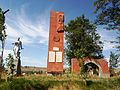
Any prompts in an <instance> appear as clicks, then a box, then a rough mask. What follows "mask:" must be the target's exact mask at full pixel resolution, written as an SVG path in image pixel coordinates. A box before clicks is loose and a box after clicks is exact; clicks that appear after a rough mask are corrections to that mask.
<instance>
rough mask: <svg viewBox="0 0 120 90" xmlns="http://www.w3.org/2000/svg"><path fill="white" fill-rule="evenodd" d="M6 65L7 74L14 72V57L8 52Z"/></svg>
mask: <svg viewBox="0 0 120 90" xmlns="http://www.w3.org/2000/svg"><path fill="white" fill-rule="evenodd" d="M6 66H7V69H8V75H9V74H12V75H13V73H14V71H15V69H14V68H15V64H14V58H13V55H11V54H8V56H7V58H6Z"/></svg>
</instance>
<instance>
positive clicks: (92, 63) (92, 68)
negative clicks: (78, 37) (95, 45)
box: [84, 61, 102, 77]
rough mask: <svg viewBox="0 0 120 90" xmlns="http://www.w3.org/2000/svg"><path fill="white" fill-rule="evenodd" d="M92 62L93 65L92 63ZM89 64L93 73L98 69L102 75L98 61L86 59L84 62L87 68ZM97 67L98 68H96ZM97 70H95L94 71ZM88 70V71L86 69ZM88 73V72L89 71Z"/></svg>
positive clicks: (99, 74)
mask: <svg viewBox="0 0 120 90" xmlns="http://www.w3.org/2000/svg"><path fill="white" fill-rule="evenodd" d="M90 64H91V65H90ZM87 65H89V66H91V70H93V75H95V71H97V70H98V71H97V73H98V76H99V77H100V76H101V74H102V69H101V66H100V65H99V64H98V63H96V62H95V61H85V62H84V66H85V68H87V67H86V66H87ZM95 69H96V70H95ZM94 70H95V71H94ZM86 72H87V71H86ZM87 74H88V73H87Z"/></svg>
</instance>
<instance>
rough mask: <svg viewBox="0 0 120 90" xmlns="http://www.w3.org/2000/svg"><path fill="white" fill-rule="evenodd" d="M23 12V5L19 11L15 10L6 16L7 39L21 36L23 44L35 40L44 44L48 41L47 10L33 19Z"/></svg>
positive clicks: (34, 41)
mask: <svg viewBox="0 0 120 90" xmlns="http://www.w3.org/2000/svg"><path fill="white" fill-rule="evenodd" d="M25 12H26V11H25V7H22V8H21V10H19V12H18V11H16V12H14V14H12V15H11V16H9V18H7V21H6V23H7V24H6V25H7V29H6V31H7V35H8V39H9V40H10V41H12V42H13V41H15V40H16V39H17V38H18V37H21V38H22V41H23V43H24V44H29V43H36V42H37V43H43V44H45V45H46V44H47V42H48V30H49V24H48V23H49V14H48V13H49V12H47V10H46V11H45V12H43V13H42V14H41V15H40V16H38V17H36V19H35V20H33V19H28V17H29V16H28V15H27V14H26V13H25Z"/></svg>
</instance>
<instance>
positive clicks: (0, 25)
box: [0, 8, 9, 66]
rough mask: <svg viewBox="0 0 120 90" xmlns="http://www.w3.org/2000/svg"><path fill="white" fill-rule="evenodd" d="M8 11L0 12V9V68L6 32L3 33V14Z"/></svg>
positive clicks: (0, 10)
mask: <svg viewBox="0 0 120 90" xmlns="http://www.w3.org/2000/svg"><path fill="white" fill-rule="evenodd" d="M8 11H9V9H8V10H6V11H5V12H3V11H2V9H1V8H0V41H1V61H0V66H2V64H3V52H4V47H5V39H6V36H7V35H6V31H5V13H7V12H8Z"/></svg>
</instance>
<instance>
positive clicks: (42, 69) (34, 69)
mask: <svg viewBox="0 0 120 90" xmlns="http://www.w3.org/2000/svg"><path fill="white" fill-rule="evenodd" d="M21 72H22V73H31V74H33V73H39V74H41V73H46V72H47V68H46V67H34V66H22V67H21Z"/></svg>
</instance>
